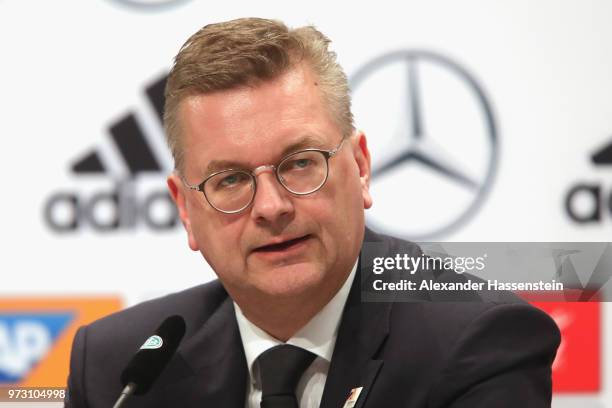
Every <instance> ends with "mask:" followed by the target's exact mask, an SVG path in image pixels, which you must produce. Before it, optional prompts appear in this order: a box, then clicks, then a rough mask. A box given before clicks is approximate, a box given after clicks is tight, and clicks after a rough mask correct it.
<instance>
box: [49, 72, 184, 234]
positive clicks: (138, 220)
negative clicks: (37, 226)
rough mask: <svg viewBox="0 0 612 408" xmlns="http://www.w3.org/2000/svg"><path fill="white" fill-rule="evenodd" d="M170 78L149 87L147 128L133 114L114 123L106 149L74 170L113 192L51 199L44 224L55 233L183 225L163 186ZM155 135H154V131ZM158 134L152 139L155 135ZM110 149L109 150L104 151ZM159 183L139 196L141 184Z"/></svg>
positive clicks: (83, 159)
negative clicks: (110, 184)
mask: <svg viewBox="0 0 612 408" xmlns="http://www.w3.org/2000/svg"><path fill="white" fill-rule="evenodd" d="M165 84H166V76H163V77H162V78H160V79H158V80H156V81H154V82H153V83H152V84H151V85H149V86H147V87H146V89H145V93H146V96H147V100H148V102H149V103H150V107H151V108H152V110H153V114H152V115H151V116H154V117H155V118H156V119H154V120H153V121H152V122H154V123H149V126H147V127H145V126H143V120H142V119H141V118H139V116H138V115H136V113H135V112H128V113H127V114H126V115H124V116H123V117H121V118H120V119H118V120H117V121H115V122H113V123H112V124H111V125H110V126H109V128H108V133H109V135H110V138H109V140H107V142H108V143H107V145H106V146H98V147H97V148H95V149H92V150H91V151H88V152H86V153H85V154H83V155H82V156H81V157H80V158H78V159H77V160H76V161H75V162H74V163H73V164H72V166H71V172H72V173H73V174H75V175H76V176H90V177H89V178H88V180H89V181H92V180H93V179H94V178H98V179H99V178H103V179H107V180H108V179H112V180H113V181H114V187H113V188H111V189H110V190H102V191H95V192H93V193H89V194H87V195H86V194H84V193H79V192H77V191H59V192H55V193H53V194H52V195H51V196H50V197H49V199H48V200H47V202H46V203H45V207H44V219H45V221H46V223H47V225H48V226H49V228H51V229H52V230H53V231H56V232H73V231H76V230H78V229H80V228H82V227H84V226H88V227H90V228H92V229H93V230H96V231H117V230H123V229H132V228H136V227H138V226H141V225H144V226H146V227H148V228H150V229H153V230H170V229H172V228H174V227H175V226H177V225H178V224H179V222H178V214H177V211H176V208H175V206H174V204H173V202H172V199H171V197H170V195H169V194H168V192H167V191H166V189H165V186H163V185H162V187H161V188H160V187H159V185H160V184H162V183H160V182H159V181H160V180H159V176H165V175H166V174H167V173H168V171H169V170H170V169H169V166H168V165H164V160H163V157H162V156H163V153H162V152H163V151H164V150H163V148H158V149H155V148H154V147H155V146H157V145H159V144H161V145H163V141H162V142H161V143H160V142H159V140H160V139H163V137H160V135H161V134H162V133H161V132H162V130H161V129H162V126H161V124H162V120H163V106H164V88H165ZM151 129H154V131H152V130H151ZM153 132H155V133H157V134H155V135H152V134H151V133H153ZM103 147H106V148H103ZM150 176H153V178H154V179H155V184H156V186H157V187H156V188H155V189H154V190H153V191H151V190H149V191H144V192H143V191H139V189H138V187H139V186H138V184H139V183H137V182H136V181H137V179H143V178H151V177H150ZM83 179H85V177H83Z"/></svg>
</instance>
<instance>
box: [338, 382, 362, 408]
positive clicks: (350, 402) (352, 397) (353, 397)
mask: <svg viewBox="0 0 612 408" xmlns="http://www.w3.org/2000/svg"><path fill="white" fill-rule="evenodd" d="M361 390H363V387H357V388H353V389H352V390H351V393H350V394H349V396H348V398H347V399H346V402H345V403H344V406H343V407H342V408H353V407H354V406H355V404H356V403H357V400H358V399H359V394H361Z"/></svg>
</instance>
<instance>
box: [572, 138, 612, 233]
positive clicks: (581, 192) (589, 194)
mask: <svg viewBox="0 0 612 408" xmlns="http://www.w3.org/2000/svg"><path fill="white" fill-rule="evenodd" d="M591 162H592V163H593V164H594V165H595V166H597V167H600V166H601V167H604V166H610V165H612V142H608V143H607V144H606V145H605V146H603V147H602V148H599V149H598V150H597V151H596V152H595V153H593V154H592V155H591ZM611 185H612V184H611ZM565 211H566V213H567V215H568V216H569V217H570V218H571V219H572V220H573V221H574V222H576V223H578V224H597V223H600V222H602V221H603V219H604V217H605V216H606V213H608V214H609V216H610V217H612V188H610V189H608V190H607V191H606V187H605V186H604V185H602V183H601V182H592V183H585V182H582V183H576V184H575V185H574V186H573V187H571V188H570V190H569V191H568V193H567V195H566V197H565Z"/></svg>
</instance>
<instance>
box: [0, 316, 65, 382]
mask: <svg viewBox="0 0 612 408" xmlns="http://www.w3.org/2000/svg"><path fill="white" fill-rule="evenodd" d="M73 318H74V316H73V314H71V313H49V314H2V315H0V385H2V384H6V383H20V382H22V381H23V380H25V379H27V377H28V374H29V373H30V371H31V370H32V369H33V368H34V367H35V366H36V365H37V364H38V363H39V362H40V361H41V360H42V359H43V358H44V357H45V356H46V355H47V353H48V352H49V351H50V350H51V348H52V347H53V345H54V343H55V340H56V339H57V337H58V335H60V334H61V333H62V332H63V331H64V329H65V328H66V327H67V326H68V325H69V324H70V323H71V322H72V320H73Z"/></svg>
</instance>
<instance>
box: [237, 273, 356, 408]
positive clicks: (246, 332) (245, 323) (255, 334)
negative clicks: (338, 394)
mask: <svg viewBox="0 0 612 408" xmlns="http://www.w3.org/2000/svg"><path fill="white" fill-rule="evenodd" d="M356 269H357V262H355V265H353V269H352V271H351V273H350V274H349V276H348V277H347V278H346V281H345V282H344V284H343V285H342V287H341V288H340V290H339V291H338V292H337V293H336V294H335V295H334V297H333V298H332V299H331V300H330V301H329V303H328V304H327V305H325V306H324V307H323V309H321V310H320V311H319V313H317V314H316V315H315V316H314V317H313V318H312V319H311V320H310V321H309V322H308V323H307V324H306V325H305V326H304V327H302V328H301V329H300V330H298V332H297V333H296V334H295V335H294V336H293V337H291V338H290V339H289V340H287V343H286V344H292V345H294V346H297V347H301V348H303V349H306V350H308V351H310V352H311V353H313V354H315V355H316V356H317V357H316V358H315V359H314V361H313V362H312V364H310V366H309V367H308V368H307V369H306V371H304V374H303V375H302V378H301V379H300V381H299V383H298V386H297V389H296V397H297V400H298V401H299V405H300V408H318V407H319V405H320V403H321V397H322V396H323V388H324V387H325V380H326V379H327V372H328V371H329V365H330V362H331V358H332V353H333V351H334V346H335V345H336V337H337V335H338V326H339V325H340V318H341V317H342V311H343V310H344V305H345V303H346V299H347V298H348V294H349V291H350V289H351V285H352V283H353V279H354V278H355V270H356ZM234 310H235V312H236V320H237V321H238V329H239V330H240V337H241V339H242V346H243V347H244V354H245V356H246V361H247V366H248V368H249V381H248V384H247V394H246V403H245V407H246V408H260V402H261V380H260V375H259V364H258V361H257V357H259V355H260V354H261V353H263V352H264V351H266V350H268V349H269V348H272V347H274V346H277V345H279V344H283V342H282V341H280V340H277V339H276V338H274V337H272V336H270V335H269V334H268V333H266V332H265V331H263V330H261V329H260V328H259V327H257V326H255V325H254V324H253V323H251V322H250V321H249V320H248V319H247V318H246V317H245V316H244V314H243V313H242V310H240V307H239V306H238V305H237V304H236V303H234Z"/></svg>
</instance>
